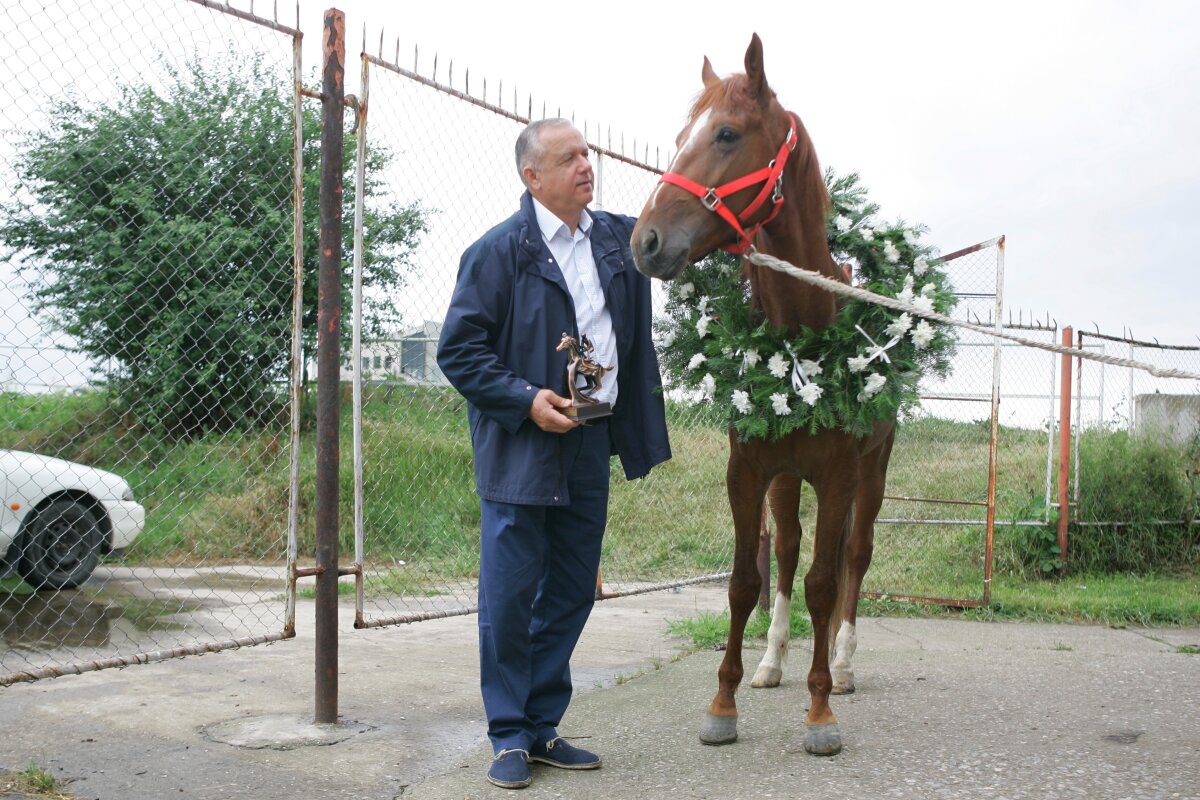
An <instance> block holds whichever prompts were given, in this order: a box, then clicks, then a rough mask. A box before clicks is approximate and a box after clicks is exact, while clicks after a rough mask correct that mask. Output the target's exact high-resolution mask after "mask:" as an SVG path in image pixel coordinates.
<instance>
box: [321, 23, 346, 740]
mask: <svg viewBox="0 0 1200 800" xmlns="http://www.w3.org/2000/svg"><path fill="white" fill-rule="evenodd" d="M322 53H323V65H322V75H323V80H322V86H321V107H322V123H321V193H320V203H321V236H320V266H319V270H318V276H317V291H318V299H317V508H316V523H317V546H316V550H317V552H316V564H317V576H316V577H317V599H316V606H317V608H316V622H315V626H314V631H315V636H316V656H315V662H316V692H315V694H316V722H317V723H333V722H337V691H338V674H337V664H338V641H337V611H338V608H337V606H338V595H337V586H338V425H339V417H340V413H339V412H340V403H341V386H340V376H339V369H340V361H341V353H340V350H341V341H340V334H341V327H342V326H341V302H342V112H343V108H344V94H345V67H346V17H345V15H344V14H343V13H342V12H341V11H338V10H337V9H336V8H330V9H327V10H326V11H325V29H324V36H323V37H322Z"/></svg>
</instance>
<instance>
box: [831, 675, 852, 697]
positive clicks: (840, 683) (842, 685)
mask: <svg viewBox="0 0 1200 800" xmlns="http://www.w3.org/2000/svg"><path fill="white" fill-rule="evenodd" d="M829 674H830V677H832V678H833V689H832V692H833V694H854V670H852V669H841V670H839V669H832V670H830V671H829Z"/></svg>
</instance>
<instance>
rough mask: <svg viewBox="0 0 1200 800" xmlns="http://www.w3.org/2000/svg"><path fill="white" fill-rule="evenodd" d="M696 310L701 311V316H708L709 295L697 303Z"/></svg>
mask: <svg viewBox="0 0 1200 800" xmlns="http://www.w3.org/2000/svg"><path fill="white" fill-rule="evenodd" d="M696 308H698V309H700V316H702V317H707V316H708V295H704V296H703V297H701V298H700V299H699V300H698V301H696Z"/></svg>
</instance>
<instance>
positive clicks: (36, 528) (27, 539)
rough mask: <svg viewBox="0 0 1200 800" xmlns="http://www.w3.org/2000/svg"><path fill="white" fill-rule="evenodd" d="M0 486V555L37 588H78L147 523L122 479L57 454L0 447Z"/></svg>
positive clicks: (142, 511)
mask: <svg viewBox="0 0 1200 800" xmlns="http://www.w3.org/2000/svg"><path fill="white" fill-rule="evenodd" d="M0 492H2V493H3V494H0V500H2V501H3V507H0V560H2V561H3V562H5V563H6V564H8V565H11V566H14V567H16V570H17V572H18V573H19V574H20V576H21V577H22V578H24V579H25V582H26V583H28V584H29V585H31V586H33V587H34V588H35V589H73V588H75V587H76V586H78V585H79V584H81V583H83V582H84V581H86V580H87V579H88V578H89V577H90V576H91V574H92V571H93V570H94V569H95V568H96V564H98V563H99V562H100V556H101V555H103V554H105V553H110V552H112V551H114V550H119V549H122V548H125V547H128V546H129V545H130V544H132V543H133V540H134V539H135V538H137V535H138V534H139V533H141V532H142V527H143V526H144V525H145V522H146V511H145V509H143V508H142V506H141V505H140V504H139V503H137V502H135V501H134V499H133V490H132V489H130V488H129V484H128V483H127V482H126V481H125V480H124V479H123V478H121V477H120V476H118V475H114V474H113V473H111V472H105V471H104V470H102V469H95V468H93V467H85V466H84V465H82V464H75V463H72V462H70V461H63V460H62V459H61V458H50V457H48V456H39V455H34V454H33V453H22V452H20V451H18V450H0ZM3 571H4V570H3V567H2V566H0V574H3Z"/></svg>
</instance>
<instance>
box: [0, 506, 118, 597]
mask: <svg viewBox="0 0 1200 800" xmlns="http://www.w3.org/2000/svg"><path fill="white" fill-rule="evenodd" d="M102 538H103V537H102V534H101V531H100V525H99V523H97V522H96V517H95V516H94V515H93V514H92V512H91V511H90V510H89V509H88V507H87V506H85V505H84V504H83V503H80V502H78V501H76V500H55V501H54V502H53V503H51V504H50V505H48V506H46V507H45V508H43V509H42V510H41V511H39V512H38V513H37V516H36V517H35V518H34V519H33V520H32V522H30V524H29V526H28V528H27V529H26V532H25V546H24V547H23V548H22V552H21V558H20V560H19V561H18V562H17V572H19V573H20V575H21V577H22V578H24V579H25V582H26V583H28V584H29V585H30V586H32V587H33V588H35V589H74V588H75V587H76V586H78V585H79V584H81V583H83V582H84V581H86V580H87V579H88V578H89V577H91V574H92V571H93V570H94V569H96V564H98V563H99V562H100V546H101V541H102Z"/></svg>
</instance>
